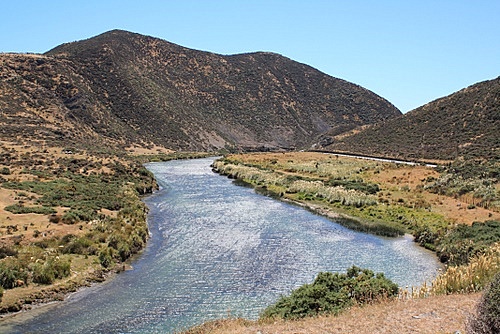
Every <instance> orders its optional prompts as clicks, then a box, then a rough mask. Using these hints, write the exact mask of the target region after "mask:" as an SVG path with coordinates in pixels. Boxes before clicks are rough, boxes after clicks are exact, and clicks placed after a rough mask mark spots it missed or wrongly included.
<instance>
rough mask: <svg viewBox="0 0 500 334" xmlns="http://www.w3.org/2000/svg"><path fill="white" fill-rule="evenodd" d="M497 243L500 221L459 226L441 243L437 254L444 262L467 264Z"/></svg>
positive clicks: (498, 240) (499, 234)
mask: <svg viewBox="0 0 500 334" xmlns="http://www.w3.org/2000/svg"><path fill="white" fill-rule="evenodd" d="M497 242H500V221H494V220H490V221H486V222H484V223H478V222H474V223H473V224H472V225H470V226H469V225H458V226H457V227H455V228H454V229H452V230H451V231H449V232H448V233H447V234H446V235H445V236H444V237H443V239H442V240H441V241H440V243H439V247H438V248H437V254H438V256H439V258H440V259H441V261H442V262H447V263H448V264H451V265H461V264H467V263H468V262H469V260H470V259H471V258H472V257H474V256H476V255H478V254H481V253H484V252H485V251H486V249H488V247H490V246H491V245H493V244H494V243H497Z"/></svg>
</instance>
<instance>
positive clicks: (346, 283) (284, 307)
mask: <svg viewBox="0 0 500 334" xmlns="http://www.w3.org/2000/svg"><path fill="white" fill-rule="evenodd" d="M397 294H398V286H397V284H395V283H393V282H392V281H391V280H389V279H387V278H386V277H385V276H384V274H382V273H379V274H376V275H375V274H374V273H373V271H371V270H368V269H361V268H359V267H356V266H353V267H351V268H349V269H348V270H347V273H346V274H338V273H329V272H322V273H319V274H318V276H317V277H316V279H315V280H314V282H313V283H311V284H305V285H303V286H301V287H299V288H298V289H296V290H294V291H292V293H291V294H290V295H289V296H284V297H281V298H280V299H279V300H278V301H277V302H276V303H275V304H274V305H271V306H269V307H268V308H266V309H265V310H264V312H263V313H262V315H261V317H262V318H282V319H297V318H303V317H307V316H316V315H320V314H329V313H333V314H338V313H339V312H341V311H342V310H344V309H346V308H348V307H350V306H352V305H354V304H366V303H371V302H374V301H377V300H380V299H383V298H392V297H395V296H397Z"/></svg>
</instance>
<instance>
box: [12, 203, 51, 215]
mask: <svg viewBox="0 0 500 334" xmlns="http://www.w3.org/2000/svg"><path fill="white" fill-rule="evenodd" d="M4 210H5V211H10V212H12V213H14V214H22V213H37V214H41V215H50V214H54V213H56V210H54V209H52V208H50V207H46V206H22V205H19V204H13V205H8V206H6V207H5V208H4Z"/></svg>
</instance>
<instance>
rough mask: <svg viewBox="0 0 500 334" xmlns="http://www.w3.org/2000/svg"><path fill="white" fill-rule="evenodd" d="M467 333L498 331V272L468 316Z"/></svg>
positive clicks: (482, 333)
mask: <svg viewBox="0 0 500 334" xmlns="http://www.w3.org/2000/svg"><path fill="white" fill-rule="evenodd" d="M466 328H467V333H471V334H493V333H500V273H498V274H497V275H496V276H495V278H494V279H493V281H492V282H491V284H490V285H489V286H488V287H487V288H486V289H485V291H484V293H483V296H482V297H481V300H480V301H479V303H478V305H477V307H476V312H475V313H474V314H472V315H471V316H469V318H468V319H467V323H466Z"/></svg>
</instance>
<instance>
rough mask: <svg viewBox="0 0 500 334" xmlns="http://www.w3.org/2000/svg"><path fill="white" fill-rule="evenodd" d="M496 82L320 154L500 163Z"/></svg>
mask: <svg viewBox="0 0 500 334" xmlns="http://www.w3.org/2000/svg"><path fill="white" fill-rule="evenodd" d="M499 129H500V77H498V78H496V79H493V80H488V81H484V82H480V83H476V84H474V85H472V86H470V87H467V88H465V89H462V90H460V91H459V92H456V93H454V94H451V95H449V96H446V97H443V98H441V99H438V100H435V101H433V102H430V103H428V104H426V105H424V106H422V107H419V108H417V109H415V110H412V111H410V112H408V113H407V114H405V115H402V116H400V117H397V118H394V119H390V120H387V121H383V122H381V123H379V124H377V125H375V126H370V127H367V128H365V129H364V130H363V131H360V132H356V133H353V134H352V135H350V136H345V135H344V136H335V134H334V135H331V136H327V137H325V138H323V148H324V149H327V150H338V151H350V152H356V153H361V154H370V155H380V156H391V157H396V158H406V159H440V160H453V159H456V158H457V157H461V156H462V157H467V158H471V157H482V158H489V159H492V158H494V159H498V158H500V132H499Z"/></svg>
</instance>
